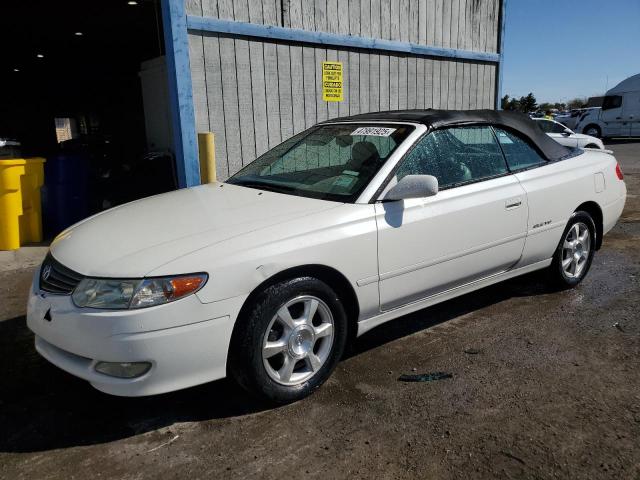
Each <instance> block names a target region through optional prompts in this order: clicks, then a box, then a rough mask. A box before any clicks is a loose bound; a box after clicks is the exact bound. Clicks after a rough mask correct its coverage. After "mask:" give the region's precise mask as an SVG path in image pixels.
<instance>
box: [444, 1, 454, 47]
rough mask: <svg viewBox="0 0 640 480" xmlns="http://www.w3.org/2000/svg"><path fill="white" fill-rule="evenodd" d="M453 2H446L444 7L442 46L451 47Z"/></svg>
mask: <svg viewBox="0 0 640 480" xmlns="http://www.w3.org/2000/svg"><path fill="white" fill-rule="evenodd" d="M452 1H453V0H444V4H443V6H442V46H443V47H445V48H449V47H451V2H452Z"/></svg>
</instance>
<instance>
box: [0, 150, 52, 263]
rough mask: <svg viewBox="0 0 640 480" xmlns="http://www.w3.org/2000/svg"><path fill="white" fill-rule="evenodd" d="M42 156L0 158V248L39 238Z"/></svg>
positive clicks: (42, 172) (15, 247)
mask: <svg viewBox="0 0 640 480" xmlns="http://www.w3.org/2000/svg"><path fill="white" fill-rule="evenodd" d="M44 162H45V160H44V158H28V159H24V158H15V159H8V160H0V250H16V249H18V248H20V244H21V243H26V242H41V241H42V207H41V202H40V187H42V185H43V183H44V168H43V167H44V165H43V164H44Z"/></svg>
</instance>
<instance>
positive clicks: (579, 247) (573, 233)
mask: <svg viewBox="0 0 640 480" xmlns="http://www.w3.org/2000/svg"><path fill="white" fill-rule="evenodd" d="M595 234H596V228H595V223H594V221H593V218H592V217H591V215H589V214H588V213H587V212H583V211H578V212H574V214H573V215H571V218H570V219H569V223H568V224H567V226H566V228H565V230H564V233H563V234H562V239H561V240H560V243H559V245H558V248H557V249H556V252H555V254H554V256H553V261H552V263H551V266H550V267H549V276H550V279H551V281H552V283H553V284H555V285H556V286H557V287H560V288H572V287H575V286H576V285H578V284H579V283H580V282H581V281H582V280H583V279H584V277H585V276H586V275H587V272H588V271H589V268H590V267H591V262H592V260H593V254H594V252H595V245H596V237H595Z"/></svg>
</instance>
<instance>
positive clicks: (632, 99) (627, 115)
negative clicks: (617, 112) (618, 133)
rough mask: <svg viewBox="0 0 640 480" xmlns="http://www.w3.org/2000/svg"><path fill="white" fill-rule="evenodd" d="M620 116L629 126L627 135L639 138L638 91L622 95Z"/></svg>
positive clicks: (639, 97) (639, 105)
mask: <svg viewBox="0 0 640 480" xmlns="http://www.w3.org/2000/svg"><path fill="white" fill-rule="evenodd" d="M622 115H623V117H624V119H625V121H626V122H628V124H629V135H630V136H632V137H637V136H640V91H637V92H627V93H625V94H624V100H623V107H622Z"/></svg>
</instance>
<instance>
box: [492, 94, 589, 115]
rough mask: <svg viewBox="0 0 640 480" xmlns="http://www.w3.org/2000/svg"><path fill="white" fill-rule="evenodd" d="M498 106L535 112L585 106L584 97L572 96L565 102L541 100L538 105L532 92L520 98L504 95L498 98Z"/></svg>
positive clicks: (504, 108) (505, 108)
mask: <svg viewBox="0 0 640 480" xmlns="http://www.w3.org/2000/svg"><path fill="white" fill-rule="evenodd" d="M500 106H501V107H502V109H503V110H516V111H519V112H524V113H528V112H535V111H537V110H542V111H547V110H552V109H557V110H573V109H574V108H584V107H586V106H587V99H586V98H574V99H573V100H569V101H568V102H567V103H562V102H556V103H550V102H543V103H541V104H539V105H538V101H537V100H536V97H535V96H534V95H533V93H532V92H529V94H528V95H524V96H522V97H520V98H516V97H513V98H512V97H510V96H509V95H505V96H504V97H502V99H501V100H500Z"/></svg>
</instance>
